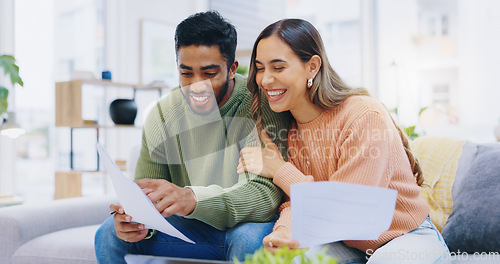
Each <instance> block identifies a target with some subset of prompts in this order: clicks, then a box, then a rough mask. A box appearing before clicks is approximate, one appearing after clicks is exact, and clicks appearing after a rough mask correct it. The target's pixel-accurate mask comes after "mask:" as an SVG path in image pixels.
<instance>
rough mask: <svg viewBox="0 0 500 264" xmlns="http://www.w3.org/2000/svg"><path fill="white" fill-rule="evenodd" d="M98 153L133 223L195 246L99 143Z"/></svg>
mask: <svg viewBox="0 0 500 264" xmlns="http://www.w3.org/2000/svg"><path fill="white" fill-rule="evenodd" d="M97 151H98V152H99V155H100V156H101V160H102V161H103V165H104V168H105V169H106V170H107V172H108V174H109V176H110V177H111V181H112V182H113V186H114V187H115V191H116V195H117V196H118V199H119V200H120V204H121V206H122V207H123V209H124V210H125V213H126V214H128V215H130V216H131V217H132V221H134V222H137V223H141V224H144V225H145V227H146V228H148V229H156V230H158V231H160V232H163V233H165V234H167V235H170V236H173V237H177V238H179V239H182V240H184V241H186V242H189V243H193V244H195V242H194V241H192V240H191V239H189V238H187V237H186V236H185V235H184V234H182V233H181V232H180V231H179V230H177V229H176V228H175V227H174V226H172V225H171V224H170V223H169V222H168V221H167V220H165V218H164V217H163V216H162V215H161V214H160V212H158V210H157V209H156V208H155V206H154V205H153V203H152V202H151V200H149V198H148V197H147V195H146V194H145V193H144V192H143V191H142V189H141V188H140V187H139V185H137V184H136V183H135V182H133V181H132V180H130V179H129V178H128V177H127V176H125V174H123V173H122V172H121V171H120V169H119V168H118V166H116V164H115V163H114V162H113V160H112V159H111V157H110V156H109V154H108V153H107V152H106V150H105V149H104V148H103V147H102V145H101V144H99V143H97Z"/></svg>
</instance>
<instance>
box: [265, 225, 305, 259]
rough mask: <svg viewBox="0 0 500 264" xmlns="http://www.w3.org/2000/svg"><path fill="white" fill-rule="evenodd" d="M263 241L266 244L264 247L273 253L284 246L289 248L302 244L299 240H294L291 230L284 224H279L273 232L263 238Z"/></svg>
mask: <svg viewBox="0 0 500 264" xmlns="http://www.w3.org/2000/svg"><path fill="white" fill-rule="evenodd" d="M262 243H263V244H264V249H265V250H266V251H269V252H271V253H273V254H274V253H276V250H278V249H279V248H280V247H282V246H286V247H289V248H296V247H299V246H300V243H299V242H298V241H297V240H292V234H291V232H290V230H288V228H286V227H284V226H279V227H278V228H276V230H274V231H273V232H272V233H271V234H269V235H267V236H266V237H264V239H262Z"/></svg>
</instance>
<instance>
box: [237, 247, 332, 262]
mask: <svg viewBox="0 0 500 264" xmlns="http://www.w3.org/2000/svg"><path fill="white" fill-rule="evenodd" d="M306 251H307V249H302V248H294V249H289V248H287V247H282V248H279V249H278V250H277V251H276V253H274V254H273V253H270V252H268V251H266V250H264V248H261V249H259V250H257V251H256V252H255V253H253V254H252V255H247V257H246V259H245V261H244V262H240V261H238V260H237V259H234V263H235V264H292V263H300V264H337V261H336V260H335V259H334V258H333V257H330V256H329V255H327V254H326V251H325V249H323V251H321V252H319V253H317V254H315V255H314V256H312V257H309V258H306V257H304V253H305V252H306ZM295 257H298V259H297V260H295V261H294V260H293V259H294V258H295Z"/></svg>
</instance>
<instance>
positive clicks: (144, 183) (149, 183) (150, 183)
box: [134, 179, 158, 189]
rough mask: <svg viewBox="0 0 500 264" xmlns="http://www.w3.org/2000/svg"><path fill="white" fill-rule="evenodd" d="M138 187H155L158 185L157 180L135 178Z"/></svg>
mask: <svg viewBox="0 0 500 264" xmlns="http://www.w3.org/2000/svg"><path fill="white" fill-rule="evenodd" d="M134 182H135V183H136V184H137V185H139V187H141V188H142V189H144V188H150V189H155V188H156V187H157V186H158V180H153V179H140V180H135V181H134Z"/></svg>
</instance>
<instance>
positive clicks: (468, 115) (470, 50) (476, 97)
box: [458, 0, 500, 134]
mask: <svg viewBox="0 0 500 264" xmlns="http://www.w3.org/2000/svg"><path fill="white" fill-rule="evenodd" d="M458 17H459V21H458V23H459V30H460V31H459V41H458V43H459V47H458V50H459V53H460V55H459V56H460V71H459V94H460V105H461V111H460V115H461V118H462V120H461V121H463V122H464V123H466V124H470V125H471V126H482V125H485V124H486V125H488V124H489V125H494V124H497V123H498V122H499V119H500V107H499V103H498V102H499V99H500V64H499V63H498V62H499V61H500V52H499V47H500V36H499V35H498V32H499V29H500V1H497V0H478V1H470V0H459V1H458ZM491 134H493V132H491Z"/></svg>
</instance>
